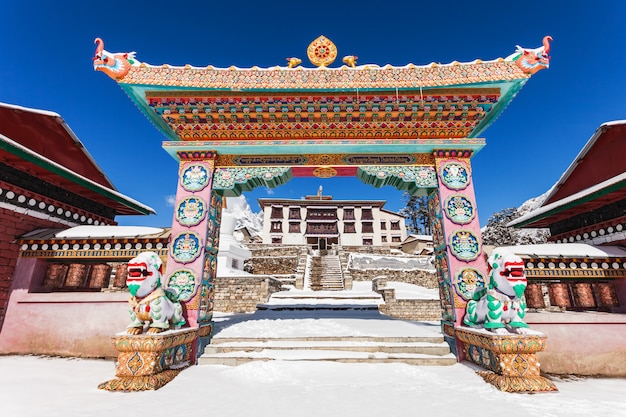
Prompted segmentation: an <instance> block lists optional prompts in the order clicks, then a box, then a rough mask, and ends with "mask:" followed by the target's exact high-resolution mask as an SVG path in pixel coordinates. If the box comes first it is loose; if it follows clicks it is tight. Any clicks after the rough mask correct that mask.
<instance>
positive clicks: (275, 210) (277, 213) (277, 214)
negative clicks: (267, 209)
mask: <svg viewBox="0 0 626 417" xmlns="http://www.w3.org/2000/svg"><path fill="white" fill-rule="evenodd" d="M270 218H271V219H282V218H283V208H282V206H272V216H271V217H270Z"/></svg>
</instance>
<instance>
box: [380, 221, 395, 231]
mask: <svg viewBox="0 0 626 417" xmlns="http://www.w3.org/2000/svg"><path fill="white" fill-rule="evenodd" d="M391 225H392V226H393V222H391ZM380 230H387V222H385V221H382V222H380Z"/></svg>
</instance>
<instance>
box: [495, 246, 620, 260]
mask: <svg viewBox="0 0 626 417" xmlns="http://www.w3.org/2000/svg"><path fill="white" fill-rule="evenodd" d="M503 248H506V249H509V250H510V251H511V252H513V253H515V254H516V255H518V256H522V257H536V258H624V257H626V250H625V249H623V248H621V247H619V246H592V245H587V244H585V243H558V244H554V243H541V244H535V245H517V246H503Z"/></svg>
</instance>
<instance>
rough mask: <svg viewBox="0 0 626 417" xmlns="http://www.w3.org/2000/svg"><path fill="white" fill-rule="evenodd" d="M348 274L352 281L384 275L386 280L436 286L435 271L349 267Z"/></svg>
mask: <svg viewBox="0 0 626 417" xmlns="http://www.w3.org/2000/svg"><path fill="white" fill-rule="evenodd" d="M350 275H351V276H352V280H354V281H372V280H373V279H374V278H376V277H378V276H381V275H384V276H386V277H387V281H395V282H403V283H405V284H413V285H419V286H420V287H425V288H437V287H438V284H437V275H436V273H435V272H434V271H433V272H430V271H425V270H420V269H411V270H398V269H350Z"/></svg>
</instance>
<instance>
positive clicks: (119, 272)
mask: <svg viewBox="0 0 626 417" xmlns="http://www.w3.org/2000/svg"><path fill="white" fill-rule="evenodd" d="M126 275H128V264H119V265H118V266H117V269H116V271H115V279H114V280H113V286H114V287H117V288H124V287H126Z"/></svg>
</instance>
